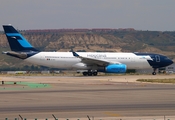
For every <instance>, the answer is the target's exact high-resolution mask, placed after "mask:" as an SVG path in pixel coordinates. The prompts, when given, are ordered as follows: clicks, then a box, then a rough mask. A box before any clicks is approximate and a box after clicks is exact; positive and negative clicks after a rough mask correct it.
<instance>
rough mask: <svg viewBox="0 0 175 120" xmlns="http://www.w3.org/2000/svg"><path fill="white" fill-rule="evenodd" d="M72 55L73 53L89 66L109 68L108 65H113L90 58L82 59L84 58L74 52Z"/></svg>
mask: <svg viewBox="0 0 175 120" xmlns="http://www.w3.org/2000/svg"><path fill="white" fill-rule="evenodd" d="M72 53H73V56H75V57H78V58H80V59H81V61H82V62H83V63H85V64H87V65H99V66H107V65H109V64H111V62H109V61H104V60H99V59H94V58H88V57H82V56H79V55H78V54H77V53H76V52H72ZM113 64H114V63H113ZM115 64H121V63H115Z"/></svg>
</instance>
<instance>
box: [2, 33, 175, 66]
mask: <svg viewBox="0 0 175 120" xmlns="http://www.w3.org/2000/svg"><path fill="white" fill-rule="evenodd" d="M21 33H22V34H23V35H24V36H25V37H26V39H28V40H29V42H31V44H32V45H33V46H35V47H36V48H37V49H39V50H42V51H70V50H71V49H73V50H74V51H96V52H101V51H108V52H109V51H110V52H155V53H159V54H164V55H167V56H169V57H170V58H172V59H175V52H174V51H175V32H159V31H135V30H131V31H125V30H113V31H97V32H93V31H86V32H84V31H83V32H81V31H78V32H76V31H68V32H62V31H57V30H55V31H54V32H52V31H49V32H48V31H44V30H40V31H37V32H36V31H21ZM0 47H1V51H6V50H9V45H8V43H7V40H6V37H5V35H4V34H3V33H0ZM0 61H1V63H0V66H1V68H9V67H17V66H18V67H22V66H24V65H29V66H30V65H31V64H28V63H25V62H23V61H21V60H20V61H18V60H17V59H16V58H11V57H8V56H6V55H1V56H0Z"/></svg>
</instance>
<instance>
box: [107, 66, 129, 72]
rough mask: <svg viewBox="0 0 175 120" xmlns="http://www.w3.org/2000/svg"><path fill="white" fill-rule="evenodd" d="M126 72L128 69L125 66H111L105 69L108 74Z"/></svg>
mask: <svg viewBox="0 0 175 120" xmlns="http://www.w3.org/2000/svg"><path fill="white" fill-rule="evenodd" d="M126 70H127V67H126V65H125V64H110V65H108V66H106V68H105V71H106V72H107V73H125V72H126Z"/></svg>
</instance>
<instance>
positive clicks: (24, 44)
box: [3, 25, 38, 51]
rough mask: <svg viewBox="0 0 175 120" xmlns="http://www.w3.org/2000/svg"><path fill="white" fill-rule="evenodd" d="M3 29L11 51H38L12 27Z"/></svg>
mask: <svg viewBox="0 0 175 120" xmlns="http://www.w3.org/2000/svg"><path fill="white" fill-rule="evenodd" d="M3 28H4V32H5V34H6V37H7V39H8V42H9V45H10V48H11V50H12V51H38V50H36V49H35V48H34V47H33V46H32V45H31V44H30V43H29V42H28V41H27V40H26V39H25V38H24V37H23V36H22V35H21V34H20V33H19V32H18V31H17V30H16V29H15V28H14V27H13V26H12V25H3Z"/></svg>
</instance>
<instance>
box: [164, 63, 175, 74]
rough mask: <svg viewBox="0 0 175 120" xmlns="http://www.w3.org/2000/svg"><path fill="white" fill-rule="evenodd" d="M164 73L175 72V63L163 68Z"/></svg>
mask: <svg viewBox="0 0 175 120" xmlns="http://www.w3.org/2000/svg"><path fill="white" fill-rule="evenodd" d="M165 71H166V73H175V64H172V65H169V66H167V67H166V68H165Z"/></svg>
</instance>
